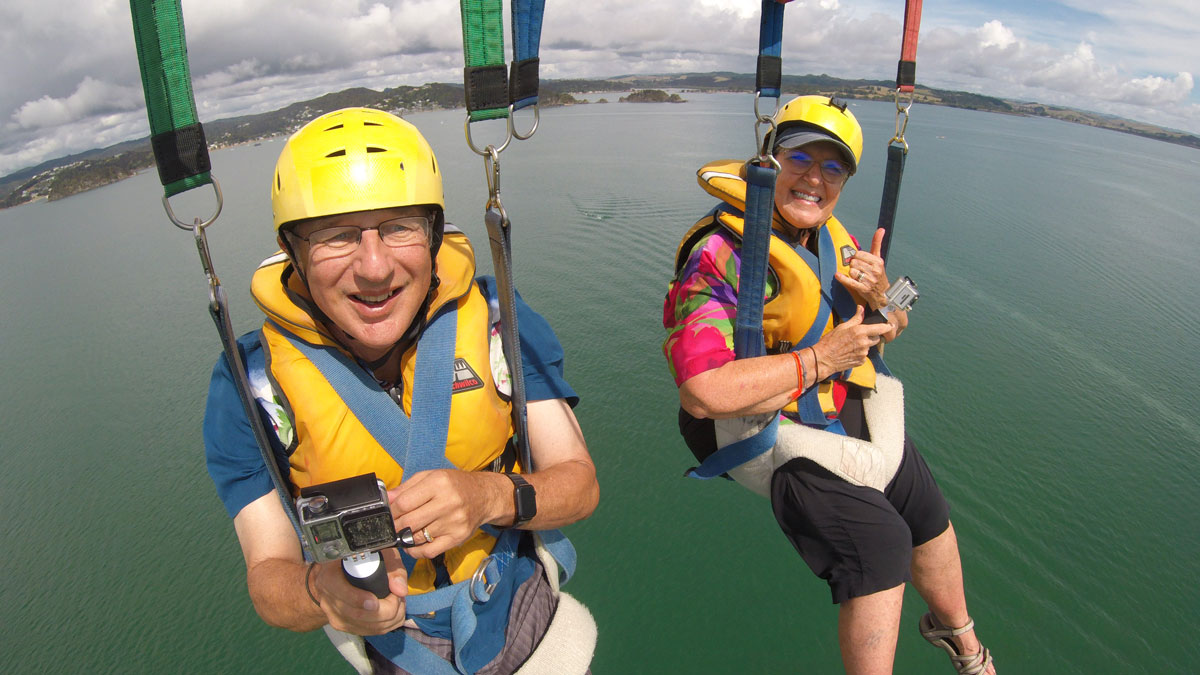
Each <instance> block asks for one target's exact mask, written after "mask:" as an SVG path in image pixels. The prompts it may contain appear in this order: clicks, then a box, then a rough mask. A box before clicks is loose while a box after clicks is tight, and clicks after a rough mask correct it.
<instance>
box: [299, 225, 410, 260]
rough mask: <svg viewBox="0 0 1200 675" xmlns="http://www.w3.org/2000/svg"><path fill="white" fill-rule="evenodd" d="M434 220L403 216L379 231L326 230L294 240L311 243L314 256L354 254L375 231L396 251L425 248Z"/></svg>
mask: <svg viewBox="0 0 1200 675" xmlns="http://www.w3.org/2000/svg"><path fill="white" fill-rule="evenodd" d="M431 228H432V220H431V219H430V218H429V217H428V216H401V217H399V218H392V219H391V220H385V221H383V222H382V223H380V224H378V225H376V226H375V227H356V226H354V225H335V226H333V227H323V228H321V229H319V230H316V231H314V232H310V233H309V235H308V236H307V237H303V236H300V235H298V234H293V235H292V236H293V237H295V238H297V239H300V240H303V241H307V242H308V243H309V245H310V246H312V247H313V249H314V252H316V251H317V250H321V251H322V252H324V253H327V254H330V253H332V254H335V255H347V254H350V253H353V252H354V251H355V250H356V249H357V248H358V245H359V244H360V243H362V236H363V232H366V231H368V230H375V231H376V232H378V233H379V239H380V240H381V241H383V243H384V244H386V245H388V246H390V247H392V248H402V247H404V246H414V245H416V244H424V243H425V242H426V241H427V240H428V238H429V232H430V230H431Z"/></svg>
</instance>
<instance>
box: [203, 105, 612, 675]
mask: <svg viewBox="0 0 1200 675" xmlns="http://www.w3.org/2000/svg"><path fill="white" fill-rule="evenodd" d="M271 204H272V210H273V214H274V226H275V231H276V233H277V238H278V241H279V245H280V246H281V247H282V249H283V252H284V253H283V254H280V255H277V256H275V257H273V258H271V259H268V260H267V261H265V262H264V263H263V265H262V266H261V267H260V268H259V270H258V271H257V272H256V274H255V276H254V279H253V282H252V288H251V291H252V294H253V296H254V298H255V301H256V303H257V304H258V305H259V307H260V308H261V309H262V310H263V312H264V313H265V314H266V317H267V318H266V321H265V323H264V324H263V327H262V329H261V331H257V332H255V333H250V334H247V335H246V336H243V337H242V339H241V340H240V341H239V344H240V347H241V349H242V351H243V354H244V355H245V356H244V358H245V361H246V364H247V370H248V374H249V377H250V382H251V386H252V388H253V390H254V392H255V396H256V397H257V405H258V407H259V410H258V412H259V414H260V416H262V417H263V418H264V419H266V420H269V425H270V426H271V427H273V428H274V430H275V437H274V438H272V439H271V440H272V444H273V446H274V447H273V448H272V451H273V453H274V455H275V458H276V461H277V463H278V465H279V467H280V469H281V473H282V474H283V476H284V477H285V479H286V480H287V481H288V483H289V484H290V489H291V492H292V494H290V495H288V496H287V498H288V499H289V500H290V499H291V498H294V497H295V496H296V495H297V494H298V492H299V490H300V489H301V488H304V487H306V486H310V485H314V484H321V483H326V482H329V481H334V480H340V479H345V478H349V477H353V476H358V475H362V474H369V473H374V474H375V475H376V477H377V478H378V479H379V480H382V481H383V482H384V483H385V485H386V487H387V488H388V492H387V498H388V502H389V506H390V510H391V515H392V517H393V519H394V522H395V527H396V530H397V531H398V532H399V531H402V530H403V529H404V528H408V529H409V530H410V531H411V532H412V533H413V537H412V539H413V543H414V545H413V546H412V547H410V548H407V549H406V551H405V555H402V554H401V553H400V552H399V551H398V550H397V549H395V548H389V549H386V550H385V551H383V554H384V563H385V565H386V568H387V575H388V589H387V590H388V592H387V593H386V597H382V598H377V597H376V596H375V595H374V594H373V593H371V592H368V591H365V590H362V589H360V588H356V587H354V586H351V585H350V584H349V583H348V582H347V579H346V575H345V574H344V573H343V570H342V568H341V563H340V561H338V562H329V563H323V564H319V563H316V562H306V561H305V556H304V553H303V552H302V548H301V544H300V541H299V539H298V538H297V533H296V531H295V529H294V528H293V526H292V525H291V523H290V521H289V518H288V514H287V512H285V510H284V507H283V503H282V501H281V499H280V497H279V496H277V494H276V492H275V491H274V489H273V487H272V482H271V478H270V475H269V473H268V470H267V467H266V466H265V465H264V462H263V460H262V458H261V454H260V452H259V450H258V448H257V446H256V444H255V441H254V437H253V435H252V431H251V426H250V423H249V421H248V420H247V418H246V416H245V413H244V412H243V407H242V405H241V402H240V400H239V398H238V396H237V393H236V389H235V387H234V385H233V382H232V378H231V373H230V370H229V365H228V363H227V362H226V360H225V359H224V358H222V359H221V360H220V361H219V362H218V363H217V366H216V367H215V368H214V371H213V378H212V384H211V387H210V391H209V398H208V407H207V411H206V415H205V421H204V436H205V445H206V449H207V461H208V467H209V473H210V474H211V476H212V478H213V480H214V482H215V484H216V487H217V492H218V494H219V495H220V497H221V499H222V500H223V501H224V503H225V506H226V509H227V510H228V511H229V513H230V515H231V516H232V517H233V523H234V529H235V531H236V532H237V537H238V541H239V543H240V544H241V547H242V552H243V555H244V557H245V561H246V576H247V585H248V587H249V592H250V597H251V600H252V601H253V603H254V607H255V609H256V610H257V611H258V613H259V615H260V616H261V617H262V618H263V620H264V621H266V622H267V623H269V624H271V625H273V626H279V627H283V628H287V629H290V630H295V631H308V630H312V629H315V628H318V627H322V626H324V627H326V630H327V632H328V633H329V634H330V636H331V638H333V639H334V641H335V643H339V644H340V645H341V646H340V647H339V648H340V649H342V650H343V654H346V655H347V658H348V659H349V660H350V661H351V663H352V664H354V665H355V666H356V667H357V668H358V669H359V670H360V671H361V672H366V671H368V670H369V669H370V668H371V667H373V668H375V669H376V670H377V671H378V672H427V671H429V670H430V669H437V670H446V669H450V670H446V672H455V671H456V670H457V672H481V673H510V672H513V671H515V670H516V669H518V668H520V667H522V666H523V665H524V667H526V668H527V669H528V670H530V671H533V670H536V667H539V666H538V664H541V665H540V667H541V668H543V669H548V671H549V672H583V671H584V670H586V669H587V664H588V662H589V661H590V658H591V651H592V648H593V646H594V641H595V626H594V623H592V622H591V617H590V615H589V614H588V613H587V611H586V609H584V608H583V607H582V605H579V604H578V603H577V602H575V601H574V600H572V599H571V598H570V597H569V596H566V595H565V594H560V593H558V586H557V585H558V582H559V574H558V572H557V570H556V569H554V568H555V562H554V561H553V559H552V558H551V557H549V556H546V555H545V549H546V547H545V546H542V543H543V542H542V540H541V538H535V537H533V536H531V534H530V533H531V532H533V531H544V530H552V529H553V528H557V527H560V526H563V525H567V524H569V523H573V522H575V521H578V520H581V519H583V518H586V517H588V516H589V515H590V514H591V513H592V511H593V510H594V509H595V507H596V503H597V501H598V497H599V488H598V485H597V482H596V474H595V467H594V466H593V465H592V461H591V458H590V456H589V454H588V451H587V447H586V444H585V443H584V439H583V435H582V432H581V431H580V429H579V425H578V424H577V422H576V419H575V416H574V413H573V412H572V410H571V408H572V406H573V405H574V404H575V403H576V402H577V401H578V397H577V396H576V395H575V392H574V391H573V390H572V389H571V387H570V386H569V385H568V384H567V383H566V381H565V380H564V379H563V371H562V356H563V354H562V348H561V346H560V345H559V343H558V341H557V338H556V337H555V335H554V333H553V331H552V330H551V329H550V327H549V326H548V325H547V324H546V322H545V321H544V320H543V319H542V318H541V317H540V316H539V315H537V314H536V313H534V312H533V311H532V310H531V309H529V308H528V307H527V306H526V305H525V304H524V303H523V302H518V308H517V315H518V321H517V324H518V327H519V329H520V333H521V344H522V353H521V361H522V363H520V364H512V365H515V366H518V367H521V368H523V373H524V379H525V383H526V385H527V397H528V400H529V401H530V402H529V404H528V406H527V411H528V427H529V434H528V435H529V445H530V448H531V455H532V462H533V466H532V467H528V466H519V465H516V459H515V456H516V454H517V453H516V452H515V450H514V447H515V446H514V443H513V425H512V417H511V412H512V411H511V405H510V403H509V394H510V389H509V381H510V380H509V370H508V368H509V366H510V364H508V363H506V362H505V359H504V357H503V351H502V345H501V341H500V337H499V335H500V327H499V325H498V310H497V303H496V299H495V293H494V291H493V289H494V286H495V281H494V280H492V279H490V278H486V277H481V278H479V279H475V278H474V270H475V263H474V254H473V251H472V249H471V246H470V243H469V242H468V241H467V239H466V237H465V236H464V235H463V234H462V233H461V232H459V231H458V230H457V229H454V228H452V227H450V226H447V225H446V224H445V218H444V215H443V210H444V198H443V194H442V180H441V174H440V173H439V169H438V164H437V160H436V158H435V157H434V155H433V151H432V149H431V148H430V147H429V145H428V143H427V142H426V141H425V139H424V138H423V137H422V136H421V134H420V133H419V132H418V131H417V129H416V128H415V127H413V126H412V125H411V124H409V123H407V122H405V121H404V120H401V119H400V118H398V117H395V116H393V115H390V114H388V113H385V112H381V111H377V110H370V109H365V108H350V109H345V110H340V111H336V112H332V113H329V114H326V115H323V116H321V117H318V118H317V119H315V120H313V121H312V122H310V123H309V124H307V125H306V126H305V127H304V128H302V129H300V130H299V131H298V132H296V133H295V134H294V135H293V136H292V137H291V138H290V139H289V140H288V142H287V144H286V145H285V147H284V149H283V151H282V153H281V154H280V157H279V161H278V163H277V165H276V170H275V176H274V180H273V182H272V188H271ZM331 362H332V363H333V365H332V366H331V365H329V363H331ZM329 369H331V370H329ZM335 374H341V375H348V376H349V381H350V382H351V384H349V385H347V384H338V382H340V379H339V377H337V376H335ZM435 383H441V384H437V386H435ZM442 385H444V386H442ZM383 392H386V396H384V394H383ZM366 394H372V395H374V396H375V399H374V400H378V399H379V397H383V405H384V409H383V414H382V415H381V417H383V418H385V421H387V422H395V421H396V420H401V421H406V422H407V424H408V426H407V430H406V431H405V432H395V435H397V436H398V437H397V438H392V437H389V433H385V432H380V431H378V429H377V428H376V427H375V426H372V423H370V421H369V420H370V419H371V416H370V415H367V414H360V412H359V408H356V407H355V406H356V405H358V404H357V403H355V402H354V401H356V400H357V399H358V397H359V396H362V395H366ZM387 397H390V399H391V400H390V401H389V400H388V399H387ZM392 404H394V406H393V405H392ZM393 413H394V415H393ZM439 416H440V417H439ZM439 419H440V422H439ZM405 433H407V434H408V436H407V437H399V436H403V435H404V434H405ZM431 439H432V440H431ZM396 448H400V449H401V450H400V451H397V450H396ZM514 465H516V466H514ZM547 536H548V537H549V536H550V535H547ZM556 540H557V539H556ZM547 546H549V544H547ZM557 550H561V548H558V549H557ZM510 558H511V562H507V565H506V566H505V567H504V569H503V574H502V575H501V576H500V578H499V579H497V578H495V576H496V574H495V573H496V570H497V567H496V564H497V561H501V562H503V561H507V560H509V559H510ZM560 562H561V561H560ZM547 567H549V568H551V569H547ZM473 578H474V582H475V583H472V579H473ZM435 591H437V593H435ZM489 595H490V599H489ZM443 596H445V597H446V598H448V599H447V600H445V601H439V602H440V604H439V605H438V606H437V607H436V611H426V610H428V609H429V607H427V606H425V605H422V607H423V608H422V609H421V610H420V612H415V611H408V610H409V609H410V608H409V607H408V605H411V604H414V603H416V604H420V603H421V601H422V599H423V598H424V599H429V598H442V597H443ZM480 596H483V597H480ZM455 603H459V604H455ZM427 604H428V603H427ZM460 605H463V606H466V609H465V610H464V609H463V608H462V607H461V606H460ZM464 611H469V612H470V613H471V614H472V615H473V617H464V616H463V615H462V613H463V612H464ZM468 619H469V620H468ZM560 619H563V621H560ZM572 622H573V623H575V624H578V625H581V626H582V627H583V628H582V633H581V634H580V635H574V634H564V632H563V631H564V630H565V629H564V628H563V627H562V626H564V625H565V624H567V623H572ZM471 624H473V625H474V630H473V631H471V630H467V629H465V628H464V627H463V626H464V625H471ZM349 635H352V636H368V637H367V639H366V641H365V645H364V644H362V641H360V640H357V639H355V638H349V637H348V636H349ZM364 656H365V660H364ZM431 659H432V660H431ZM366 660H369V664H367V663H366Z"/></svg>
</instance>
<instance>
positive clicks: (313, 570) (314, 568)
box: [304, 562, 321, 608]
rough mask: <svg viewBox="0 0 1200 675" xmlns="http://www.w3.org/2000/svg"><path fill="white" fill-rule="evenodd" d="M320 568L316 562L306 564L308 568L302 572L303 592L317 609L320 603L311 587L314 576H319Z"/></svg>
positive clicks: (313, 582)
mask: <svg viewBox="0 0 1200 675" xmlns="http://www.w3.org/2000/svg"><path fill="white" fill-rule="evenodd" d="M320 567H321V566H320V565H319V564H318V563H316V562H310V563H308V568H307V569H305V570H304V591H305V592H306V593H308V599H309V600H312V603H313V604H314V605H316V606H317V607H318V608H319V607H320V606H321V601H320V600H318V599H317V594H316V593H315V592H314V591H313V585H314V584H315V581H316V579H315V578H316V576H317V575H319V574H320V569H319V568H320Z"/></svg>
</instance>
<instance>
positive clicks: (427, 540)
mask: <svg viewBox="0 0 1200 675" xmlns="http://www.w3.org/2000/svg"><path fill="white" fill-rule="evenodd" d="M421 534H423V535H425V543H426V544H432V543H433V537H431V536H429V528H428V527H422V528H421Z"/></svg>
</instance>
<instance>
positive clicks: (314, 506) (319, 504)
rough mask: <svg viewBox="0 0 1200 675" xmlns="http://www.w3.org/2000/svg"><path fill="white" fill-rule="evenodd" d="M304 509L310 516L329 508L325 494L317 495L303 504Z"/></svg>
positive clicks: (319, 513)
mask: <svg viewBox="0 0 1200 675" xmlns="http://www.w3.org/2000/svg"><path fill="white" fill-rule="evenodd" d="M304 510H305V511H307V512H308V514H309V515H310V516H319V515H321V514H322V513H325V512H326V511H328V510H329V499H328V498H327V497H325V495H317V496H315V497H313V498H312V499H310V500H309V501H308V503H307V504H305V505H304Z"/></svg>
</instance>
